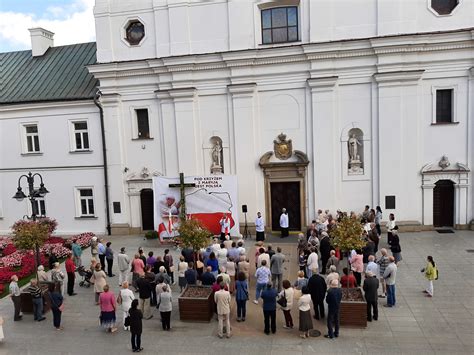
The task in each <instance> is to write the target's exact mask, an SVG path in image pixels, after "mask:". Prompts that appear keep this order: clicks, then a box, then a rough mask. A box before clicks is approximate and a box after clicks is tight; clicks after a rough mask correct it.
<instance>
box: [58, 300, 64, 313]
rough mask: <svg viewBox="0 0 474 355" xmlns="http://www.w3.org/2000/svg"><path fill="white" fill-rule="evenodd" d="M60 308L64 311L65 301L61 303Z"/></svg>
mask: <svg viewBox="0 0 474 355" xmlns="http://www.w3.org/2000/svg"><path fill="white" fill-rule="evenodd" d="M58 309H59V310H60V311H61V312H63V311H64V302H63V303H61V305H60V306H59V307H58Z"/></svg>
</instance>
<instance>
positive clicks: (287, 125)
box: [0, 0, 474, 233]
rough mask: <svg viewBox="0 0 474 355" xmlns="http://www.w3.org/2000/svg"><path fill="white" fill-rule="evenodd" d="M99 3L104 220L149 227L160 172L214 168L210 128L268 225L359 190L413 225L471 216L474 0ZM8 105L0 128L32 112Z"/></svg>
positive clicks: (457, 222) (356, 202)
mask: <svg viewBox="0 0 474 355" xmlns="http://www.w3.org/2000/svg"><path fill="white" fill-rule="evenodd" d="M94 15H95V18H96V33H97V52H96V55H97V58H96V62H95V63H88V64H87V65H86V66H87V69H88V71H89V73H90V74H92V75H93V77H94V78H95V79H97V80H98V89H99V90H100V99H99V100H98V103H99V104H100V107H101V111H99V109H98V108H97V107H95V106H93V105H92V104H93V102H91V101H89V104H90V106H89V107H90V108H91V110H92V111H91V113H90V114H91V115H92V117H95V118H94V122H96V123H97V122H100V117H102V118H103V122H104V133H105V142H106V146H107V148H106V160H107V164H106V170H107V175H108V181H107V184H106V186H107V193H108V202H107V199H105V196H106V194H105V188H104V181H103V176H102V175H101V174H102V171H101V170H100V168H97V169H99V170H98V174H99V175H97V176H96V177H95V178H93V179H95V180H94V181H93V182H92V183H91V184H92V185H94V186H95V187H94V198H95V200H96V201H97V206H98V208H97V209H96V212H94V215H93V216H92V217H94V218H95V219H94V220H93V222H92V223H95V224H94V226H96V227H99V226H103V231H104V232H105V226H106V225H107V224H110V227H111V230H112V232H113V233H137V232H140V231H141V230H146V229H150V228H152V226H153V219H152V218H153V217H152V216H153V211H152V209H153V197H152V195H153V192H152V190H151V189H152V178H153V176H158V175H163V176H177V175H178V173H180V172H183V173H184V174H185V175H187V176H189V175H209V174H212V173H216V171H215V169H213V157H212V152H213V150H214V148H215V146H216V144H219V145H221V147H222V159H219V161H220V164H221V170H222V173H223V174H231V175H236V176H237V178H238V192H239V204H240V205H244V204H245V205H247V206H248V212H249V213H248V216H249V220H251V221H253V218H254V217H253V216H255V215H256V213H257V211H261V212H262V213H263V215H264V218H265V222H266V227H267V229H268V230H272V229H273V230H275V229H276V228H277V225H278V216H279V211H280V210H281V208H283V207H285V208H287V210H288V212H289V215H290V229H293V230H303V229H305V228H306V225H307V224H308V223H309V222H310V221H311V219H313V218H314V216H315V215H316V211H317V209H318V208H321V209H329V210H331V211H336V210H337V209H341V210H345V211H352V210H353V211H356V212H361V211H362V209H363V206H365V205H370V206H374V207H375V206H377V205H380V206H381V208H382V210H383V211H384V220H386V219H387V217H388V214H389V213H394V214H395V216H396V219H397V221H398V222H399V224H400V225H402V226H405V228H407V229H417V230H420V229H424V228H426V229H430V228H433V227H445V226H449V227H456V228H469V226H470V225H472V222H471V221H472V220H473V210H474V208H473V207H474V190H473V188H472V171H471V170H472V167H473V164H474V154H473V153H474V147H473V141H474V108H473V105H474V69H473V68H474V59H473V58H474V0H455V1H437V0H414V1H395V0H393V1H381V0H364V1H357V2H356V1H341V2H337V1H330V0H327V1H317V2H316V1H310V0H280V1H276V0H275V1H258V0H252V1H251V0H248V1H243V0H242V1H238V0H216V1H200V0H196V1H181V0H180V1H177V0H176V1H172V0H168V1H166V0H161V1H158V0H154V1H153V0H142V1H126V0H96V6H95V9H94ZM46 54H48V53H46ZM3 106H4V107H6V106H8V107H9V109H12V107H14V105H13V104H10V105H3ZM66 107H67V105H65V108H64V110H65V111H64V112H66V113H65V115H66V116H68V114H67V111H66ZM31 111H33V108H32V109H31ZM0 114H1V116H0V124H2V126H1V128H0V132H1V133H0V134H1V135H2V141H3V140H4V138H5V137H6V135H7V134H8V133H6V130H5V129H4V127H6V126H5V124H6V122H7V121H11V122H13V123H12V124H16V125H18V124H19V122H20V121H21V120H22V119H23V118H22V117H20V116H21V115H17V116H12V115H9V116H8V120H6V119H4V117H5V109H4V108H0ZM30 114H33V113H31V112H30ZM63 119H64V120H67V118H66V117H64V118H63ZM3 121H4V122H3ZM96 128H97V129H98V130H99V131H97V134H100V127H99V126H97V127H96ZM66 132H67V131H64V132H63V134H66ZM46 134H49V133H46ZM48 139H49V137H48ZM51 141H53V142H56V141H55V140H54V139H52V138H51ZM12 144H13V142H12ZM52 144H59V141H58V142H57V143H52ZM98 144H99V146H100V142H98ZM3 146H4V147H7V146H6V145H3ZM12 154H16V153H12ZM57 154H58V159H63V158H60V157H59V152H58V153H57ZM94 154H95V152H94V153H92V155H88V156H86V155H81V157H84V158H83V159H86V160H89V159H91V157H94V156H95V155H94ZM5 156H6V153H5V150H4V149H2V153H1V157H2V161H6V157H5ZM12 159H15V157H12ZM16 159H18V158H16ZM97 159H99V160H100V161H99V162H98V163H97V164H95V165H97V166H100V164H101V163H102V162H103V161H102V158H101V156H100V155H98V156H97ZM23 163H24V167H25V169H29V168H30V166H29V165H28V164H30V163H29V162H27V161H26V160H23ZM23 163H22V164H23ZM9 164H10V165H12V164H13V163H9ZM57 164H58V165H61V164H63V163H61V161H60V160H58V163H57ZM71 166H72V165H71ZM218 173H220V171H219V172H218ZM6 174H7V172H5V171H4V169H2V170H1V171H0V179H6V177H5V176H6ZM81 174H82V173H80V172H78V173H77V177H79V178H81V176H82V175H81ZM86 174H94V172H93V169H92V168H91V169H87V173H86ZM59 176H60V175H59ZM66 180H69V179H64V181H63V182H61V181H57V182H55V185H57V184H59V185H61V184H69V185H70V184H71V183H70V181H66ZM9 184H11V183H10V182H9ZM77 184H78V183H76V182H74V183H73V184H72V185H71V186H76V185H77ZM69 185H68V186H69ZM86 185H87V184H86ZM71 188H72V187H71ZM10 190H11V189H8V190H7V189H6V188H4V187H3V185H2V194H1V197H0V199H1V202H2V206H3V217H4V218H3V219H0V226H1V227H0V230H2V231H4V230H6V229H8V227H7V221H8V223H10V221H11V220H12V218H11V217H9V216H8V215H9V214H10V210H9V208H6V207H7V206H10V205H12V204H13V203H16V201H14V200H12V199H11V196H10V195H11V194H13V192H11V191H10ZM96 191H97V193H96ZM48 198H52V196H48ZM72 203H73V204H74V201H72ZM75 204H76V205H77V201H76V202H75ZM106 206H108V207H109V208H108V210H109V213H108V214H109V220H110V222H109V223H107V218H106V212H105V211H106V210H107V209H106ZM64 208H65V209H68V208H69V209H72V208H73V207H66V206H65V207H64ZM74 208H76V207H74ZM12 211H13V210H12ZM14 212H15V213H16V214H18V213H17V212H18V211H14ZM68 213H69V212H68ZM0 217H2V216H0ZM53 217H54V215H53ZM240 217H241V218H240V222H241V223H242V222H243V216H240ZM150 218H151V219H150ZM66 220H67V219H66ZM74 221H76V220H74ZM72 223H73V221H72V220H71V224H70V225H69V222H66V225H64V226H63V227H64V230H66V231H69V230H71V231H73V230H75V229H78V228H79V227H77V224H72ZM88 223H91V222H88ZM96 224H97V225H96ZM60 225H61V221H60ZM82 230H83V229H82V228H81V231H82Z"/></svg>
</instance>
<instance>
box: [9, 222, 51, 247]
mask: <svg viewBox="0 0 474 355" xmlns="http://www.w3.org/2000/svg"><path fill="white" fill-rule="evenodd" d="M12 231H13V238H12V240H13V244H14V245H15V247H16V248H18V249H22V250H36V248H40V247H41V246H43V244H44V243H45V242H46V240H47V239H48V237H49V231H50V226H49V224H47V223H41V222H39V221H24V220H20V221H17V222H16V223H15V224H14V225H13V226H12Z"/></svg>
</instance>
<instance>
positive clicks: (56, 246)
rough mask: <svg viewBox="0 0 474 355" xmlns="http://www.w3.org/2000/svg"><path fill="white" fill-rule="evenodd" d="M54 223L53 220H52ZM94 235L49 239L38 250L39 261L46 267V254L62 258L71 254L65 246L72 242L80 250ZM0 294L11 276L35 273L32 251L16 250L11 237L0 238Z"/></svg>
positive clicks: (22, 276)
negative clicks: (74, 242)
mask: <svg viewBox="0 0 474 355" xmlns="http://www.w3.org/2000/svg"><path fill="white" fill-rule="evenodd" d="M53 221H54V220H53ZM93 236H94V233H82V234H79V235H76V236H73V237H71V238H69V239H63V238H61V237H49V238H48V240H46V243H45V244H44V245H43V247H41V249H40V254H41V255H40V261H41V264H42V265H47V264H48V262H47V259H46V257H45V254H46V253H49V252H52V253H53V254H54V255H55V256H56V257H57V258H58V259H60V258H64V257H66V256H67V255H69V254H70V253H71V250H70V249H68V248H66V246H65V245H69V246H70V245H71V243H72V241H73V240H76V243H77V244H79V245H80V246H81V247H82V248H86V247H88V246H89V245H90V243H91V240H92V237H93ZM0 255H2V256H1V257H0V294H1V293H3V291H4V289H5V284H7V283H9V282H10V278H11V277H12V276H13V275H17V276H18V278H19V279H22V278H24V277H27V276H29V275H31V274H32V273H34V272H35V257H34V252H33V251H32V250H17V249H16V248H15V246H14V245H13V242H12V239H11V237H1V236H0Z"/></svg>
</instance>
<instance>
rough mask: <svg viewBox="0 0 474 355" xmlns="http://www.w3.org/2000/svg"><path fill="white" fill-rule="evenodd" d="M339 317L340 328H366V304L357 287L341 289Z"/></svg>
mask: <svg viewBox="0 0 474 355" xmlns="http://www.w3.org/2000/svg"><path fill="white" fill-rule="evenodd" d="M340 317H341V318H340V323H341V326H351V327H362V328H365V327H367V303H366V302H365V299H364V295H363V294H362V290H361V289H360V288H359V287H358V288H343V289H342V302H341V309H340Z"/></svg>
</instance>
